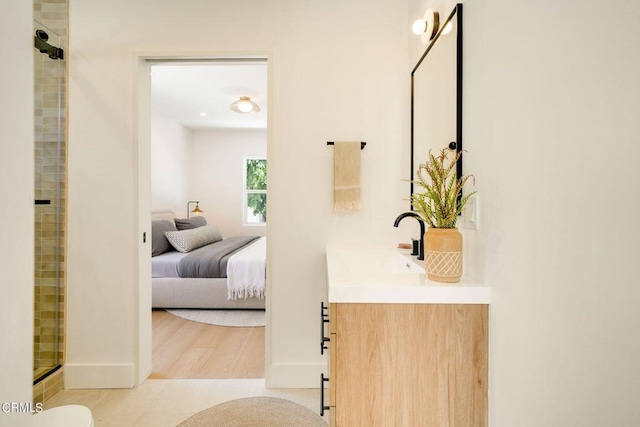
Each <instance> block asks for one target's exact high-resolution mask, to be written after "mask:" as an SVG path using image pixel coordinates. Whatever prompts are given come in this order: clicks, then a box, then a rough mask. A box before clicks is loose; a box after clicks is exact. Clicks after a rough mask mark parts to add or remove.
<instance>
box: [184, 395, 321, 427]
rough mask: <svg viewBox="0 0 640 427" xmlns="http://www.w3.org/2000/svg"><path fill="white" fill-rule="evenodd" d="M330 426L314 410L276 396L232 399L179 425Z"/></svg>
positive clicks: (200, 426) (252, 426)
mask: <svg viewBox="0 0 640 427" xmlns="http://www.w3.org/2000/svg"><path fill="white" fill-rule="evenodd" d="M205 426H207V427H208V426H220V427H222V426H224V427H326V426H327V423H326V422H324V420H323V419H322V418H321V417H320V415H318V414H316V413H315V412H313V411H312V410H310V409H307V408H305V407H304V406H301V405H298V404H297V403H294V402H291V401H290V400H286V399H279V398H276V397H247V398H244V399H237V400H231V401H229V402H224V403H221V404H219V405H216V406H213V407H211V408H209V409H205V410H204V411H202V412H198V413H197V414H195V415H193V416H192V417H190V418H187V419H186V420H185V421H183V422H182V423H180V424H178V426H177V427H205Z"/></svg>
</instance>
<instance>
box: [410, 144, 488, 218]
mask: <svg viewBox="0 0 640 427" xmlns="http://www.w3.org/2000/svg"><path fill="white" fill-rule="evenodd" d="M448 151H449V150H448V149H447V148H443V149H442V150H441V151H440V155H439V156H434V155H433V154H432V153H431V150H429V158H428V160H427V162H426V163H424V164H421V165H420V166H419V167H418V171H417V179H416V180H414V181H412V182H413V183H414V184H416V185H418V186H420V187H422V189H423V191H419V192H414V193H413V194H412V195H411V199H410V200H411V204H412V205H413V210H414V211H415V212H417V213H418V214H419V215H420V216H421V217H422V219H423V220H424V222H426V223H427V224H428V225H429V227H432V228H455V227H456V221H457V220H458V216H459V215H460V214H461V213H462V211H463V210H464V208H465V205H466V204H467V202H468V201H469V198H470V197H471V196H473V195H474V194H475V193H476V191H472V192H470V193H468V194H466V195H464V196H462V189H463V188H464V186H465V184H466V183H467V181H468V180H469V178H473V175H463V176H461V177H460V178H458V177H456V169H455V166H456V162H457V161H458V159H459V158H460V156H461V155H462V151H460V152H458V153H457V154H456V155H455V156H454V158H453V159H452V160H451V161H450V162H447V154H448Z"/></svg>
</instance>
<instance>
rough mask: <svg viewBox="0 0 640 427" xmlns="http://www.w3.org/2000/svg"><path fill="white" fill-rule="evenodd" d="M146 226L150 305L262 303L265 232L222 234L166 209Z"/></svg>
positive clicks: (238, 306) (239, 305) (196, 219)
mask: <svg viewBox="0 0 640 427" xmlns="http://www.w3.org/2000/svg"><path fill="white" fill-rule="evenodd" d="M151 228H152V258H151V270H152V279H151V283H152V307H153V308H194V309H264V307H265V300H264V281H265V267H266V237H259V236H232V237H229V238H225V239H223V238H222V235H221V234H220V232H219V231H218V230H217V229H216V228H215V227H214V226H213V225H211V224H207V223H206V220H205V219H204V217H194V218H190V219H177V216H176V215H175V214H174V213H173V212H171V211H161V212H154V213H153V214H152V227H151ZM227 272H228V273H229V274H227Z"/></svg>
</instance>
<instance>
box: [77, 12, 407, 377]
mask: <svg viewBox="0 0 640 427" xmlns="http://www.w3.org/2000/svg"><path fill="white" fill-rule="evenodd" d="M69 9H70V10H69V13H70V33H71V40H70V42H71V46H70V54H69V58H70V59H69V60H70V70H69V82H70V83H69V84H70V88H69V96H70V101H69V103H70V123H69V126H70V129H69V132H70V137H69V140H70V142H69V143H70V149H69V221H70V226H69V248H68V269H69V273H68V274H69V277H68V287H69V319H68V321H69V328H68V357H69V359H68V360H69V362H70V363H72V364H73V365H75V367H74V368H73V369H72V370H74V369H76V368H77V371H78V372H83V373H84V372H86V373H109V374H110V375H109V378H110V379H111V381H108V382H109V384H110V385H117V384H116V382H119V384H120V386H128V385H130V384H131V383H132V382H130V381H128V380H127V378H128V377H129V376H133V373H132V372H131V367H132V365H133V364H134V363H135V358H136V356H135V352H136V344H135V342H134V340H135V339H136V337H135V335H136V334H135V327H134V326H135V319H134V299H135V292H134V289H135V287H136V286H137V277H138V276H137V268H136V265H135V261H134V258H135V257H134V256H133V255H134V254H136V253H137V249H136V248H137V245H138V243H137V242H138V239H137V238H136V237H137V236H136V234H137V229H136V226H137V222H136V213H135V212H134V207H133V206H134V202H133V200H134V199H135V198H137V197H140V195H137V194H136V191H135V188H136V186H135V175H136V172H137V171H136V166H135V164H136V162H137V159H136V152H135V140H134V138H133V135H134V134H135V132H134V129H135V123H134V114H133V108H132V106H133V105H134V104H135V101H136V100H135V96H134V90H133V88H134V87H135V84H134V83H135V82H134V81H132V80H133V76H134V73H133V72H132V69H133V68H134V67H135V63H134V62H135V61H134V59H135V55H136V53H139V52H142V53H144V54H148V55H159V56H161V55H163V54H168V55H181V54H182V55H188V54H190V55H216V54H217V55H220V54H224V53H236V54H237V53H242V54H245V55H255V54H261V53H262V54H266V55H268V56H269V60H270V73H271V74H270V90H271V95H270V100H271V103H270V106H269V108H270V120H271V122H270V125H269V128H270V136H269V138H270V139H269V187H270V190H269V191H270V193H269V203H270V206H269V209H270V211H269V224H268V227H269V230H270V231H269V235H270V242H269V259H270V265H269V278H268V286H269V298H270V308H271V311H270V322H271V328H270V329H269V332H268V334H269V338H270V340H271V341H270V342H271V344H270V348H269V349H268V351H267V354H268V356H267V357H268V359H269V362H270V363H269V365H268V366H267V376H268V383H269V384H270V385H272V386H294V387H295V386H302V387H305V386H318V377H319V375H318V373H319V372H320V371H321V370H322V369H323V368H324V362H325V361H324V358H323V357H321V356H320V355H319V354H318V345H317V344H318V343H317V328H318V323H317V322H318V319H317V306H318V304H319V302H320V300H321V299H322V298H324V297H325V295H326V288H325V286H326V284H325V281H326V273H325V261H324V247H325V243H326V241H327V239H329V238H334V237H354V238H363V237H366V238H369V237H373V238H375V239H383V240H386V241H390V242H396V241H397V240H400V239H403V240H406V239H407V236H404V235H402V232H401V230H397V229H394V228H393V227H392V224H393V220H394V218H395V217H396V216H397V214H398V213H399V212H402V210H403V209H406V208H407V206H408V203H407V202H406V201H404V200H403V198H404V197H406V194H407V192H408V184H407V183H405V182H402V181H401V179H402V178H407V177H408V175H409V168H407V166H406V165H407V164H408V159H409V157H408V156H409V153H408V143H407V141H408V123H409V122H408V107H409V103H408V100H409V96H408V89H409V84H408V78H407V74H406V63H407V62H408V60H407V31H408V27H409V26H408V23H407V15H408V13H407V10H406V4H405V3H404V2H400V3H399V2H398V1H397V0H377V1H374V2H372V1H370V0H352V1H349V2H341V1H331V2H329V3H327V2H317V1H315V0H314V1H311V0H305V1H299V0H296V1H294V0H287V1H275V0H272V1H263V2H257V3H256V2H253V1H236V2H222V1H210V0H207V1H205V0H196V1H194V2H190V4H189V6H188V7H186V6H183V5H182V4H181V3H177V2H169V3H167V2H161V1H159V0H140V1H136V2H130V1H126V0H114V1H110V2H104V1H100V0H83V1H79V0H71V2H70V5H69ZM237 22H242V23H243V25H242V26H238V25H237ZM246 28H251V29H252V31H251V32H250V33H246V31H245V29H246ZM329 140H362V141H367V148H366V149H365V150H364V151H363V173H362V175H363V177H362V178H363V205H364V209H363V211H362V212H361V213H357V214H352V215H334V214H332V213H331V197H332V192H331V185H332V155H333V151H332V148H331V147H327V145H326V141H329ZM147 232H148V230H147ZM88 236H90V237H88ZM85 368H86V369H85ZM68 372H69V371H67V373H68ZM90 381H92V382H93V384H92V385H91V386H97V387H100V386H104V384H105V382H107V379H106V378H105V377H102V374H95V376H93V377H91V380H90ZM69 384H71V383H69ZM85 385H86V384H85Z"/></svg>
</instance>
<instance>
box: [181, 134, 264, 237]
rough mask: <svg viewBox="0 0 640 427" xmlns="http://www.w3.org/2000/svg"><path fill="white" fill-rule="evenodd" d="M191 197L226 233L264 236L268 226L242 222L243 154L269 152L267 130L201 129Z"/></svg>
mask: <svg viewBox="0 0 640 427" xmlns="http://www.w3.org/2000/svg"><path fill="white" fill-rule="evenodd" d="M191 145H192V153H193V169H192V179H191V182H192V183H193V185H192V186H191V190H190V197H191V198H192V200H199V201H200V208H201V209H203V210H204V213H203V214H202V215H203V216H204V217H205V218H207V221H208V222H209V223H211V224H214V225H215V226H216V227H218V228H219V229H220V231H221V232H222V235H223V236H225V237H229V236H235V235H248V234H252V235H256V236H264V235H265V234H266V231H267V229H266V226H264V225H244V223H243V216H242V211H243V184H244V182H243V168H244V166H243V158H244V157H249V156H257V157H265V156H266V155H267V132H266V131H258V130H255V131H251V130H198V131H194V132H193V138H192V143H191Z"/></svg>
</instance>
